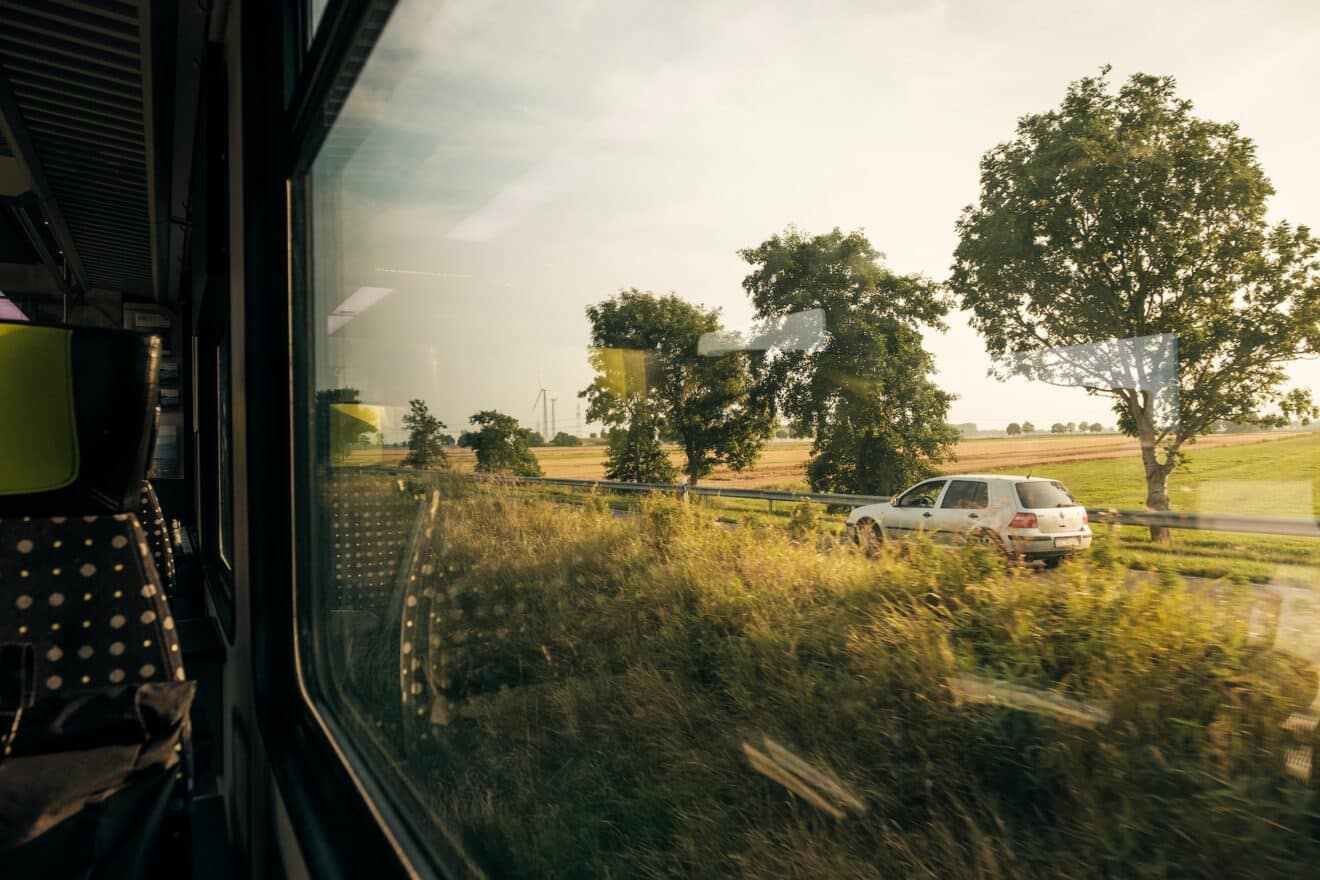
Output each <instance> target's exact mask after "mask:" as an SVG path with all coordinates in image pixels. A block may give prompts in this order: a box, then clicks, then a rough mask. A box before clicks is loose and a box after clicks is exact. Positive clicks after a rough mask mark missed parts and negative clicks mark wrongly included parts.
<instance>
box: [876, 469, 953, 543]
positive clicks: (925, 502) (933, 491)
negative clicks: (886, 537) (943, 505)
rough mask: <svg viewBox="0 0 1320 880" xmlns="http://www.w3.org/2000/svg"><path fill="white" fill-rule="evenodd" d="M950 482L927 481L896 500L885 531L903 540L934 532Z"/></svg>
mask: <svg viewBox="0 0 1320 880" xmlns="http://www.w3.org/2000/svg"><path fill="white" fill-rule="evenodd" d="M948 482H949V481H948V480H945V479H936V480H926V481H924V482H921V483H918V484H917V485H915V486H913V487H912V488H911V489H908V490H907V491H906V492H904V493H903V494H901V495H899V496H898V497H897V498H895V499H894V502H893V511H892V512H891V513H890V514H889V515H888V516H886V517H885V522H884V526H885V530H886V532H888V533H889V534H890V535H891V536H892V537H896V538H902V537H906V536H907V535H911V534H916V533H917V532H923V531H932V530H933V529H934V527H935V524H934V518H935V511H936V509H937V505H938V504H939V500H940V495H941V494H943V492H944V487H945V486H946V485H947V484H948Z"/></svg>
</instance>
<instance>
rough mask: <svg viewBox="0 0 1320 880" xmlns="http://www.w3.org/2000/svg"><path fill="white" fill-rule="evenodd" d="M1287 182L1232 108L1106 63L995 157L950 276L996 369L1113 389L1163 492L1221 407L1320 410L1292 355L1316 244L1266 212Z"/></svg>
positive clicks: (1314, 273)
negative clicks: (1197, 106) (1197, 107)
mask: <svg viewBox="0 0 1320 880" xmlns="http://www.w3.org/2000/svg"><path fill="white" fill-rule="evenodd" d="M1273 193H1274V189H1273V187H1272V186H1271V185H1270V182H1269V181H1268V180H1267V179H1266V177H1265V174H1264V172H1263V171H1262V169H1261V166H1260V163H1259V162H1258V161H1257V157H1256V148H1255V145H1254V144H1253V143H1252V141H1251V140H1250V139H1249V138H1247V137H1245V136H1243V135H1242V134H1241V133H1240V132H1239V130H1238V126H1237V125H1236V124H1234V123H1231V122H1215V121H1212V120H1207V119H1203V118H1200V117H1198V116H1196V115H1194V113H1193V107H1192V103H1191V102H1190V101H1188V100H1186V99H1183V98H1180V97H1178V96H1177V94H1176V90H1175V82H1174V80H1173V78H1172V77H1165V76H1150V75H1147V74H1135V75H1133V76H1132V77H1130V78H1129V79H1128V80H1127V81H1126V82H1125V83H1123V84H1122V85H1121V86H1119V87H1117V88H1115V87H1114V86H1113V85H1112V84H1111V82H1110V80H1109V78H1108V70H1107V69H1106V70H1104V71H1102V72H1101V74H1100V75H1099V76H1093V77H1086V78H1083V79H1080V80H1078V81H1076V82H1074V83H1072V84H1071V85H1070V86H1069V88H1068V90H1067V93H1066V94H1065V96H1064V99H1063V102H1062V104H1061V105H1060V106H1059V107H1058V108H1057V109H1054V110H1050V111H1047V112H1044V113H1036V114H1031V115H1028V116H1024V117H1022V118H1021V119H1020V120H1019V121H1018V125H1017V135H1016V137H1014V138H1013V139H1012V140H1010V141H1008V142H1006V143H1002V144H1000V145H998V146H997V147H995V148H993V149H991V150H990V151H989V152H988V153H986V154H985V156H984V157H983V158H982V160H981V181H980V197H979V200H978V201H977V203H976V204H973V205H970V206H968V207H967V208H966V209H965V210H964V211H963V213H962V216H961V218H960V219H959V221H958V224H957V231H958V236H959V242H958V246H957V250H956V252H955V256H954V263H953V269H952V275H951V278H950V281H949V286H950V287H951V289H952V290H953V291H954V292H955V293H956V294H957V295H958V296H959V297H960V299H961V304H962V306H963V308H965V309H967V310H968V311H970V312H971V314H972V324H973V326H974V327H975V328H976V329H977V330H978V331H979V332H980V333H981V335H982V337H983V338H984V340H985V343H986V346H987V348H988V349H989V351H990V353H991V354H992V355H994V356H997V357H998V358H999V359H1000V360H999V371H1000V372H1002V373H1009V374H1018V375H1024V376H1027V377H1028V378H1033V379H1039V380H1043V381H1046V382H1053V383H1055V384H1061V385H1078V386H1081V387H1084V388H1086V389H1088V391H1090V392H1091V393H1092V394H1099V395H1106V396H1109V397H1111V398H1113V403H1114V411H1115V412H1116V413H1117V415H1118V421H1119V428H1120V430H1122V431H1123V432H1125V433H1127V434H1129V435H1132V436H1135V437H1139V438H1140V440H1141V446H1142V459H1143V463H1144V466H1145V471H1146V479H1147V505H1148V506H1149V507H1152V508H1155V509H1167V508H1168V494H1167V488H1166V480H1167V477H1168V474H1169V473H1170V472H1171V471H1172V470H1173V469H1174V467H1176V465H1177V463H1178V461H1179V460H1180V454H1181V453H1180V450H1181V449H1182V447H1183V445H1184V444H1185V443H1186V442H1188V441H1189V440H1192V439H1194V438H1195V437H1196V436H1198V435H1200V434H1204V433H1206V432H1208V431H1210V430H1211V429H1212V427H1213V426H1214V425H1215V424H1216V423H1217V422H1219V421H1222V420H1230V421H1238V422H1255V423H1258V424H1259V423H1273V422H1277V421H1280V420H1286V419H1287V418H1289V417H1294V416H1301V417H1303V418H1310V417H1312V416H1313V414H1314V413H1315V409H1314V406H1313V405H1312V403H1311V400H1310V396H1309V393H1308V392H1306V391H1303V390H1288V389H1286V388H1285V385H1286V378H1287V377H1286V372H1285V366H1286V364H1287V363H1288V362H1289V361H1291V360H1293V359H1294V358H1296V357H1298V356H1299V355H1303V354H1314V353H1315V352H1316V350H1317V344H1318V343H1320V283H1318V281H1317V279H1320V260H1318V259H1317V243H1316V240H1315V239H1314V238H1312V236H1311V233H1310V231H1309V230H1308V229H1307V228H1306V227H1305V226H1292V225H1290V224H1289V223H1287V222H1279V223H1275V224H1273V225H1270V224H1269V223H1268V222H1267V220H1266V202H1267V200H1268V198H1269V197H1270V196H1271V195H1273Z"/></svg>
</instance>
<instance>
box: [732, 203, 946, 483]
mask: <svg viewBox="0 0 1320 880" xmlns="http://www.w3.org/2000/svg"><path fill="white" fill-rule="evenodd" d="M740 254H741V256H742V258H743V259H744V260H746V261H747V262H748V263H749V264H750V265H751V267H752V270H751V272H750V273H749V274H748V275H747V276H746V278H744V279H743V287H744V288H745V289H746V290H747V292H748V294H750V295H751V298H752V302H753V304H754V305H755V306H756V312H757V316H758V317H759V318H761V319H764V320H766V321H770V322H773V321H777V320H782V319H784V318H786V317H787V316H789V315H792V314H794V313H798V312H803V311H807V310H810V309H821V310H823V311H824V313H825V327H826V333H825V337H826V338H825V340H824V341H823V342H822V343H820V344H817V345H814V346H812V347H810V348H808V349H807V350H784V351H779V352H777V353H774V355H773V356H772V357H771V359H770V360H769V362H768V363H767V364H766V365H765V381H766V385H767V387H768V388H771V389H773V390H774V392H775V393H776V396H777V398H778V401H779V404H780V406H782V408H783V411H784V413H785V414H786V415H787V416H788V418H789V419H790V420H791V421H792V423H793V424H794V425H795V426H796V427H797V429H798V430H799V432H801V433H803V434H810V435H811V436H812V437H814V438H815V442H814V445H813V447H812V453H811V459H810V461H809V463H808V465H807V475H808V480H809V482H810V483H811V486H812V488H813V489H815V490H816V491H822V492H853V493H861V494H879V495H883V494H888V493H891V492H894V491H896V490H898V489H901V488H903V487H904V486H906V485H909V484H911V483H913V482H915V481H916V480H918V479H920V478H922V477H924V476H927V475H928V474H930V473H932V472H933V468H934V465H935V464H938V463H939V462H942V461H946V460H948V459H950V458H951V457H952V455H953V445H954V444H955V443H956V442H957V440H958V433H957V431H955V430H954V429H953V428H951V427H950V426H949V425H947V424H946V423H945V418H946V416H947V415H948V410H949V403H950V401H951V400H952V399H953V397H952V395H950V394H948V393H946V392H944V391H942V390H940V389H939V388H938V387H936V386H935V384H934V383H933V382H932V381H931V379H930V374H931V372H932V371H933V370H934V360H933V358H932V357H931V355H930V353H929V352H927V351H926V350H925V349H924V348H923V347H922V338H921V325H923V324H925V325H930V326H934V327H938V328H942V327H943V323H942V320H943V317H944V315H945V313H946V312H947V310H948V305H947V303H946V302H945V300H944V299H943V298H941V296H940V295H939V289H938V288H937V286H936V285H935V284H933V283H931V282H930V281H928V280H926V279H924V278H921V277H919V276H916V275H896V274H894V273H893V272H890V271H889V270H888V269H886V268H885V267H884V266H883V265H882V264H881V255H880V253H879V252H877V251H876V250H875V248H874V247H872V245H871V243H870V242H869V241H868V240H867V239H866V236H865V235H863V234H862V233H861V232H851V233H848V234H846V235H845V234H844V233H842V232H840V231H839V230H838V229H835V230H834V231H832V232H830V233H827V234H825V235H818V236H814V237H808V236H805V235H803V234H802V233H801V232H799V231H798V230H796V229H793V228H791V227H790V228H789V229H788V230H786V231H785V232H784V233H783V234H782V235H776V236H774V237H773V238H770V239H768V240H767V241H765V242H762V243H761V244H760V245H758V246H757V247H754V248H748V249H746V250H743V251H741V252H740Z"/></svg>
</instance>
